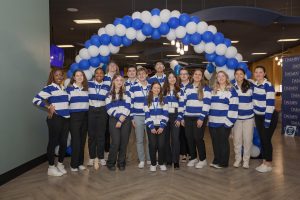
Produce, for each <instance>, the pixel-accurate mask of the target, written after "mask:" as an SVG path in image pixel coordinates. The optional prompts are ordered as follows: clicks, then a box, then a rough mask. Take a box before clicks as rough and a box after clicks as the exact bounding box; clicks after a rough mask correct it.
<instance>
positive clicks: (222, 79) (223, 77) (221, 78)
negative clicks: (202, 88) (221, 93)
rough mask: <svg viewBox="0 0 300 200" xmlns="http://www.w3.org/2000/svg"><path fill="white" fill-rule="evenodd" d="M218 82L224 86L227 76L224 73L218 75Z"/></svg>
mask: <svg viewBox="0 0 300 200" xmlns="http://www.w3.org/2000/svg"><path fill="white" fill-rule="evenodd" d="M217 80H218V83H219V84H220V85H224V84H225V83H226V75H225V74H224V73H218V75H217Z"/></svg>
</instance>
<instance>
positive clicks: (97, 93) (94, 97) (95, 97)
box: [88, 80, 110, 108]
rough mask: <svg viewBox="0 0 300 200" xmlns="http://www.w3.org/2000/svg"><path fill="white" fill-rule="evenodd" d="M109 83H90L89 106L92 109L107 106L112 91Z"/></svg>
mask: <svg viewBox="0 0 300 200" xmlns="http://www.w3.org/2000/svg"><path fill="white" fill-rule="evenodd" d="M107 83H108V82H105V81H102V82H101V83H98V82H97V81H95V80H94V81H89V82H88V86H89V104H90V106H91V107H95V108H99V107H102V106H105V99H106V97H107V96H108V93H109V91H110V85H107Z"/></svg>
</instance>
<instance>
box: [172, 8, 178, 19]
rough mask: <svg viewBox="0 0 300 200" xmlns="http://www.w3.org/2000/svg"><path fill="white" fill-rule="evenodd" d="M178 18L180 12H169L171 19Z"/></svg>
mask: <svg viewBox="0 0 300 200" xmlns="http://www.w3.org/2000/svg"><path fill="white" fill-rule="evenodd" d="M179 16H180V12H179V11H178V10H173V11H172V12H171V17H177V18H179Z"/></svg>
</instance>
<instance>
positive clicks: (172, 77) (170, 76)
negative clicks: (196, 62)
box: [168, 74, 176, 85]
mask: <svg viewBox="0 0 300 200" xmlns="http://www.w3.org/2000/svg"><path fill="white" fill-rule="evenodd" d="M168 81H169V84H170V85H175V83H176V77H175V76H174V74H170V75H169V76H168Z"/></svg>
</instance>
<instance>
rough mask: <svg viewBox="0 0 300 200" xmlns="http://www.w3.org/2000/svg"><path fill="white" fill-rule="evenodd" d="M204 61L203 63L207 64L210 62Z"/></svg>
mask: <svg viewBox="0 0 300 200" xmlns="http://www.w3.org/2000/svg"><path fill="white" fill-rule="evenodd" d="M202 63H203V64H207V63H210V62H207V61H203V62H202Z"/></svg>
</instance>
